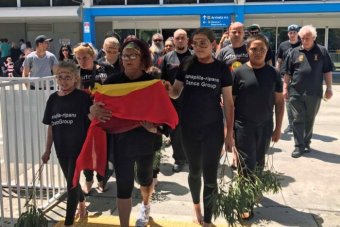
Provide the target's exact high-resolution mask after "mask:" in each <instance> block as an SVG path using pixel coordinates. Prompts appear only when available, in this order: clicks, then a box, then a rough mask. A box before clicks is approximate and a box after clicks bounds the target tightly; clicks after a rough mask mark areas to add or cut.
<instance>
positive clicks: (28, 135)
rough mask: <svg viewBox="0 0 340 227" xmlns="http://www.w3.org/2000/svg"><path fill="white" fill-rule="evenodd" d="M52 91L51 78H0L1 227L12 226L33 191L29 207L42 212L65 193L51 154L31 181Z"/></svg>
mask: <svg viewBox="0 0 340 227" xmlns="http://www.w3.org/2000/svg"><path fill="white" fill-rule="evenodd" d="M33 87H34V88H35V89H32V88H33ZM55 89H56V81H55V78H54V76H50V77H44V78H3V77H2V78H1V77H0V124H1V127H0V181H1V184H0V190H1V193H0V226H14V224H15V220H16V218H17V217H18V216H19V215H20V214H21V213H22V212H25V211H26V209H25V207H24V205H25V203H26V201H27V200H28V199H29V197H30V195H31V194H32V192H33V191H34V192H35V194H36V196H35V198H33V200H32V203H33V204H35V205H36V206H37V207H39V208H42V209H45V208H46V207H48V206H49V205H50V204H51V203H53V202H54V201H56V200H57V199H58V198H59V197H60V196H62V195H63V194H64V193H66V182H65V180H64V177H63V176H62V172H61V169H60V168H59V164H58V160H57V158H56V156H55V152H54V151H52V154H53V155H51V159H50V161H49V162H48V164H46V165H45V166H44V168H43V171H42V172H41V174H40V177H39V180H38V181H35V182H34V180H33V179H34V177H35V175H36V173H37V171H38V170H39V167H40V165H41V163H42V162H41V155H42V154H43V153H44V151H45V144H46V132H47V126H45V125H43V124H42V118H43V114H44V109H45V104H46V101H47V99H48V97H49V95H50V94H51V93H53V92H54V91H55ZM1 138H2V139H1ZM1 140H2V141H1ZM5 224H6V225H5Z"/></svg>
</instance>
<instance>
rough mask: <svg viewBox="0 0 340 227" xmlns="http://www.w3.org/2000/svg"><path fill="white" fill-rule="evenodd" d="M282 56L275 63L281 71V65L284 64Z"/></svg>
mask: <svg viewBox="0 0 340 227" xmlns="http://www.w3.org/2000/svg"><path fill="white" fill-rule="evenodd" d="M282 62H283V61H282V58H277V61H276V65H275V68H276V70H277V71H279V72H280V69H281V65H282Z"/></svg>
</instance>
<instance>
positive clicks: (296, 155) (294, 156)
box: [292, 148, 305, 158]
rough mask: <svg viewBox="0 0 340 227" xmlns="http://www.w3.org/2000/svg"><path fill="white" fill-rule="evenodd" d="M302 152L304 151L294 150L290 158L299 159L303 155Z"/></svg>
mask: <svg viewBox="0 0 340 227" xmlns="http://www.w3.org/2000/svg"><path fill="white" fill-rule="evenodd" d="M304 152H305V151H304V150H300V148H295V150H294V151H293V153H292V157H293V158H300V157H301V156H302V155H303V153H304Z"/></svg>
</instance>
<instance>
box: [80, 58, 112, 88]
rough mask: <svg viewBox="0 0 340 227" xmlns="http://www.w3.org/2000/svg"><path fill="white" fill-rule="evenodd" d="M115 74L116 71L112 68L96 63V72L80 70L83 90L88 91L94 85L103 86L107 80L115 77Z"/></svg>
mask: <svg viewBox="0 0 340 227" xmlns="http://www.w3.org/2000/svg"><path fill="white" fill-rule="evenodd" d="M115 72H116V70H115V69H114V68H113V67H112V66H110V65H108V64H98V63H95V72H93V69H91V70H88V69H80V77H81V85H82V88H83V89H88V88H89V87H90V86H91V85H92V84H93V85H94V83H100V84H103V82H104V81H105V80H106V78H108V77H110V76H113V75H114V74H115ZM93 77H94V80H93Z"/></svg>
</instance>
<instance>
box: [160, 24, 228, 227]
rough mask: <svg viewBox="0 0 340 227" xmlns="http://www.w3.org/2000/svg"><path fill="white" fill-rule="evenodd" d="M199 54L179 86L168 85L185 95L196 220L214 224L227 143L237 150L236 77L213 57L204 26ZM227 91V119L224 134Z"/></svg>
mask: <svg viewBox="0 0 340 227" xmlns="http://www.w3.org/2000/svg"><path fill="white" fill-rule="evenodd" d="M192 40H193V42H192V46H193V49H194V52H195V55H193V56H191V57H190V58H188V59H187V60H186V61H184V62H183V63H182V64H181V65H180V70H179V73H178V74H177V77H176V80H175V83H174V84H173V86H171V85H170V83H166V87H167V89H168V93H169V95H170V97H171V98H174V99H175V98H178V97H179V95H180V94H181V93H183V106H182V111H181V118H180V120H181V123H180V124H181V125H182V136H183V146H184V152H185V153H186V157H187V160H188V163H189V177H188V183H189V187H190V192H191V195H192V199H193V206H194V213H195V216H194V222H196V223H198V224H201V225H203V226H211V219H212V202H211V201H210V198H211V195H212V193H213V192H214V191H215V190H216V188H217V168H218V162H219V158H220V152H221V149H222V147H223V142H225V144H226V148H228V149H229V150H231V147H232V146H233V143H234V142H233V136H232V135H233V118H234V104H233V99H232V93H231V91H232V89H231V85H232V77H231V74H230V71H229V69H228V67H227V66H226V65H225V64H224V63H222V62H220V61H218V60H216V59H214V58H213V55H212V53H213V48H214V46H215V45H216V40H215V36H214V33H213V31H211V30H210V29H207V28H199V29H197V30H196V31H195V32H194V34H193V39H192ZM221 94H222V97H223V99H224V104H225V105H224V111H225V113H226V114H225V116H226V119H225V120H226V122H227V130H228V131H227V137H226V138H224V128H223V127H224V126H223V113H222V109H221V106H220V99H221ZM202 173H203V181H204V183H203V208H204V217H203V214H202V212H201V204H200V191H201V184H202V182H201V175H202Z"/></svg>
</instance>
